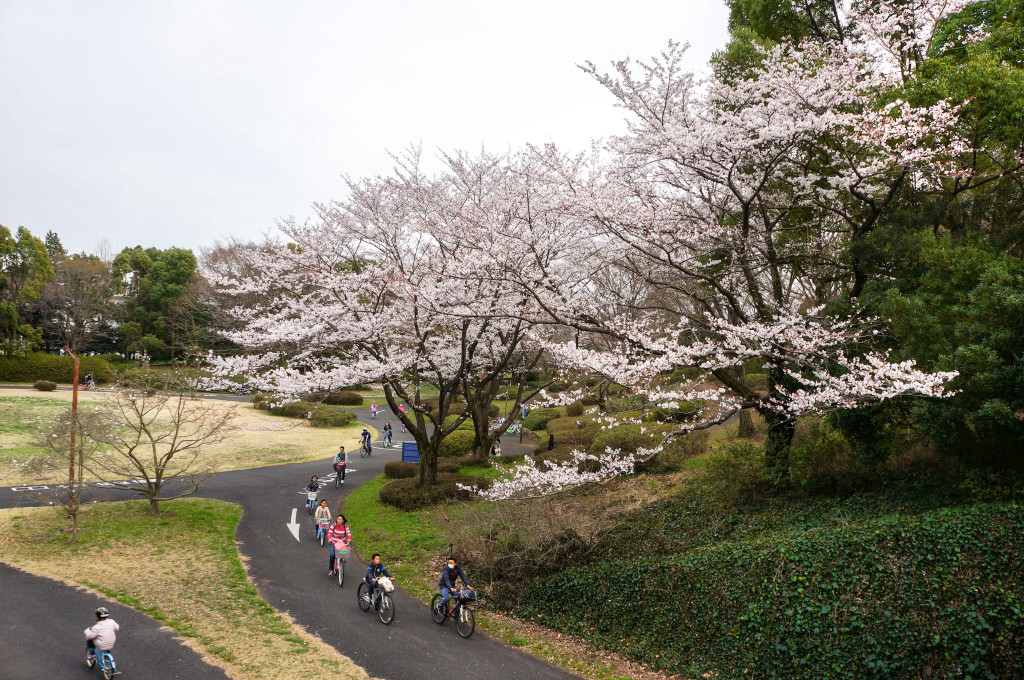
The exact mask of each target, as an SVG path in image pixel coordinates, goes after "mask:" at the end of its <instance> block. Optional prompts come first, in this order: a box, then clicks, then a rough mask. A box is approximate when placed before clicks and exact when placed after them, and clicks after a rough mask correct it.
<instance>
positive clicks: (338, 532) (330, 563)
mask: <svg viewBox="0 0 1024 680" xmlns="http://www.w3.org/2000/svg"><path fill="white" fill-rule="evenodd" d="M339 540H340V541H344V543H345V544H346V545H352V530H351V529H349V528H348V522H346V521H345V515H338V521H336V522H335V523H334V524H332V525H331V527H330V528H329V529H328V530H327V542H328V543H330V544H331V552H330V554H329V555H328V557H327V568H328V572H327V575H328V576H334V573H335V571H336V569H335V563H334V559H335V551H334V542H335V541H339Z"/></svg>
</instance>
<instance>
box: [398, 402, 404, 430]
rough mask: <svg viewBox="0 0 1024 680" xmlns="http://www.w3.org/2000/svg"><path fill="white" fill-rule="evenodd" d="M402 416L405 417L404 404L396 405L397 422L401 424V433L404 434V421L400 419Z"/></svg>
mask: <svg viewBox="0 0 1024 680" xmlns="http://www.w3.org/2000/svg"><path fill="white" fill-rule="evenodd" d="M404 415H405V404H399V405H398V421H399V422H400V423H402V432H405V421H404V420H403V419H402V416H404Z"/></svg>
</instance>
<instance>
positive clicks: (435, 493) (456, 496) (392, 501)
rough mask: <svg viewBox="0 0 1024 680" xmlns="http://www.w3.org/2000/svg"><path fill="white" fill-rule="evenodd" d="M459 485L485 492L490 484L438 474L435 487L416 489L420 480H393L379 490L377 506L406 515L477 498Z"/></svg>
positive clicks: (475, 478) (485, 480) (473, 478)
mask: <svg viewBox="0 0 1024 680" xmlns="http://www.w3.org/2000/svg"><path fill="white" fill-rule="evenodd" d="M458 484H462V485H464V486H475V487H477V488H480V489H487V488H489V487H490V484H491V480H489V479H486V478H483V477H471V476H469V475H462V474H457V473H456V474H445V475H440V474H439V475H438V477H437V484H434V485H433V486H419V480H418V479H415V478H412V479H396V480H394V481H391V482H388V483H387V484H385V485H384V488H382V489H381V490H380V502H381V503H384V504H385V505H390V506H393V507H396V508H399V509H400V510H405V511H406V512H408V511H411V510H416V509H417V508H422V507H427V506H430V505H445V504H448V503H457V502H459V501H468V500H473V499H474V498H475V497H476V496H475V494H473V493H472V492H470V491H464V490H462V489H460V488H458V486H457V485H458Z"/></svg>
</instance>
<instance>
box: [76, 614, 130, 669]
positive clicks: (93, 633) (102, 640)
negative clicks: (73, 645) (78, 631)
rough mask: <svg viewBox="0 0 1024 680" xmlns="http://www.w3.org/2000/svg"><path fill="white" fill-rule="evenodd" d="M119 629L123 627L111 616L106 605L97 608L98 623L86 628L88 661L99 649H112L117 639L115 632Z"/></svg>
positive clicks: (86, 658)
mask: <svg viewBox="0 0 1024 680" xmlns="http://www.w3.org/2000/svg"><path fill="white" fill-rule="evenodd" d="M119 630H121V627H120V626H119V625H117V621H115V620H114V619H112V618H110V612H109V611H107V608H106V607H100V608H99V609H97V610H96V623H94V624H93V625H92V626H90V627H89V628H86V629H85V648H86V650H87V652H86V657H85V661H86V663H88V662H89V661H90V660H91V659H95V658H96V650H97V649H99V650H100V651H101V652H109V651H110V650H112V649H113V648H114V642H115V641H116V640H117V635H115V633H117V631H119Z"/></svg>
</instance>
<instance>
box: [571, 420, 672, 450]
mask: <svg viewBox="0 0 1024 680" xmlns="http://www.w3.org/2000/svg"><path fill="white" fill-rule="evenodd" d="M640 427H641V426H640V425H634V424H628V425H616V426H615V427H611V428H608V429H607V430H601V431H600V432H598V433H597V435H596V436H595V437H594V441H593V443H592V444H591V445H590V448H589V451H590V453H594V454H602V453H604V450H605V448H606V447H607V448H610V449H621V450H622V452H623V453H636V450H637V449H638V448H650V447H652V446H655V445H656V444H658V443H659V442H660V441H661V437H660V436H658V435H657V434H655V433H654V431H653V430H654V429H655V428H654V427H652V426H650V425H646V426H644V429H645V430H646V432H641V431H640Z"/></svg>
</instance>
